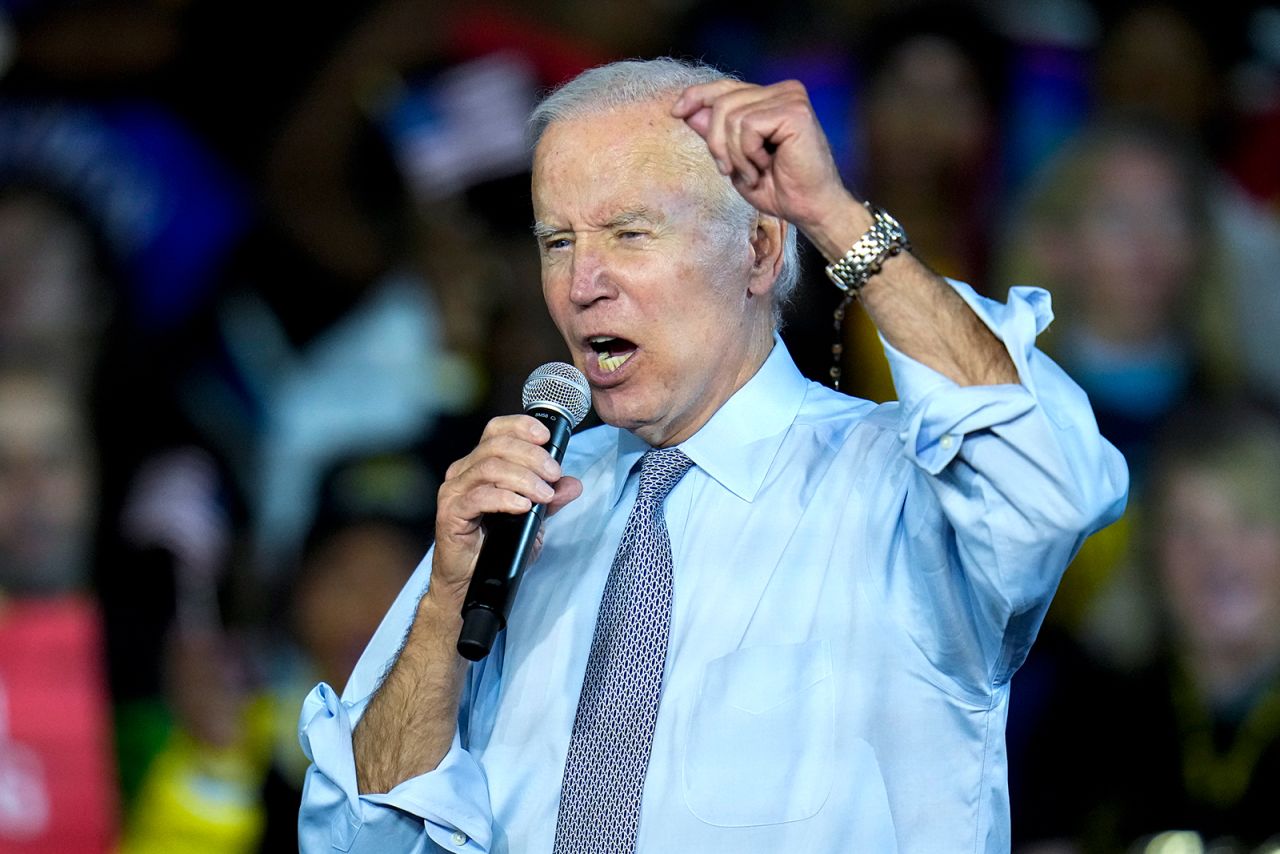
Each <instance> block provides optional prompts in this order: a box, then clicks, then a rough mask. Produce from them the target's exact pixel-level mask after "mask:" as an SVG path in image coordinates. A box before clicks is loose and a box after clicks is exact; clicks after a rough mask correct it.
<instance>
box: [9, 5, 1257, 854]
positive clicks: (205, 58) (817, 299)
mask: <svg viewBox="0 0 1280 854" xmlns="http://www.w3.org/2000/svg"><path fill="white" fill-rule="evenodd" d="M663 54H671V55H678V56H691V57H700V58H704V59H706V60H708V61H711V62H713V63H716V64H718V65H720V66H722V67H724V68H726V69H728V70H731V71H734V72H737V73H739V74H741V75H742V76H744V77H746V78H748V79H751V80H754V81H758V82H764V83H767V82H773V81H777V80H781V79H785V78H791V77H794V78H798V79H800V80H801V81H803V82H804V83H805V84H806V86H807V87H808V89H809V91H810V93H811V95H812V97H813V99H814V103H815V105H816V107H817V109H818V111H819V113H820V117H821V119H822V121H823V123H824V126H825V127H826V129H827V132H828V134H829V136H830V138H831V141H832V144H833V146H834V149H835V153H836V157H837V160H838V162H839V165H840V167H841V168H842V170H843V171H844V173H845V175H846V177H847V179H848V181H849V182H850V184H851V186H852V187H853V188H855V190H856V191H857V192H858V193H859V194H860V195H861V196H864V197H866V198H870V199H872V200H874V201H875V202H877V203H879V204H880V205H882V206H884V207H885V208H887V209H888V210H889V211H891V212H892V213H894V214H895V215H896V216H897V217H898V218H899V219H900V220H901V221H902V222H903V223H904V225H905V226H906V228H907V230H908V232H909V233H910V234H911V236H912V238H913V241H914V244H915V247H916V251H917V254H918V255H920V256H921V257H922V258H924V259H925V260H926V261H928V262H929V263H931V264H932V265H933V266H934V267H935V268H936V269H937V270H939V271H940V272H942V273H944V274H946V275H950V276H954V277H956V278H960V279H964V280H966V281H968V282H970V283H972V284H973V285H974V286H975V287H977V288H978V289H979V290H981V291H983V292H985V293H987V294H989V295H993V296H1002V295H1003V294H1004V293H1005V292H1006V291H1007V290H1008V288H1009V287H1011V286H1015V285H1018V284H1038V285H1044V286H1047V287H1049V288H1051V289H1052V291H1053V293H1054V297H1055V304H1056V306H1057V307H1058V310H1059V314H1060V320H1059V321H1058V322H1057V323H1056V324H1055V325H1054V326H1053V327H1052V329H1051V330H1050V331H1049V333H1047V334H1046V336H1045V337H1044V338H1043V339H1042V344H1043V345H1044V347H1045V348H1046V349H1047V350H1048V351H1049V352H1050V353H1051V354H1052V355H1053V356H1054V357H1055V358H1056V359H1057V360H1058V361H1059V362H1060V363H1061V364H1062V365H1063V366H1064V367H1065V368H1066V369H1067V370H1068V371H1069V372H1070V373H1071V374H1072V375H1073V376H1074V377H1076V378H1077V379H1078V381H1079V382H1080V383H1081V385H1083V386H1084V388H1085V389H1086V390H1087V391H1088V393H1089V396H1090V398H1091V399H1092V401H1093V403H1094V406H1095V408H1096V411H1097V414H1098V418H1099V421H1100V423H1101V425H1102V429H1103V432H1104V433H1105V434H1106V435H1107V436H1108V437H1109V438H1110V439H1111V440H1112V441H1113V442H1115V443H1116V444H1117V446H1119V447H1120V448H1121V449H1122V450H1123V452H1124V453H1125V455H1126V457H1127V458H1128V460H1129V463H1130V466H1131V467H1132V471H1133V475H1134V492H1133V497H1132V502H1131V508H1132V509H1131V510H1130V512H1129V513H1128V515H1127V516H1126V517H1125V518H1124V519H1123V520H1122V521H1121V522H1119V523H1117V524H1116V525H1113V526H1112V527H1111V528H1109V529H1107V530H1106V531H1103V532H1102V533H1100V534H1098V535H1097V536H1095V537H1094V538H1093V539H1092V540H1090V541H1089V542H1088V543H1087V544H1086V546H1085V549H1084V551H1083V552H1082V553H1081V555H1080V556H1079V558H1078V559H1077V560H1076V562H1075V564H1074V565H1073V566H1072V567H1071V569H1070V571H1069V572H1068V574H1067V577H1066V580H1065V581H1064V583H1063V587H1062V589H1061V591H1060V593H1059V596H1058V598H1057V600H1056V602H1055V604H1054V607H1053V610H1052V612H1051V614H1050V617H1049V620H1048V622H1047V624H1046V626H1045V628H1044V630H1043V632H1042V636H1041V640H1040V642H1039V643H1038V644H1037V646H1036V648H1035V650H1034V651H1033V652H1032V654H1031V657H1030V659H1029V660H1028V662H1027V664H1026V666H1025V667H1024V668H1023V670H1022V671H1021V672H1020V673H1019V674H1018V676H1017V677H1016V680H1015V688H1014V700H1013V705H1012V709H1011V711H1010V721H1009V753H1010V776H1011V789H1012V806H1013V832H1014V838H1015V840H1016V844H1015V849H1016V850H1018V851H1023V852H1041V854H1043V853H1044V852H1072V851H1080V852H1094V851H1098V852H1111V851H1114V852H1127V851H1134V852H1152V854H1160V853H1161V852H1163V854H1194V852H1200V851H1206V852H1207V851H1212V852H1216V853H1217V854H1228V852H1262V851H1280V420H1278V416H1277V405H1278V404H1280V357H1278V356H1277V351H1276V349H1275V346H1276V345H1275V339H1276V335H1277V332H1278V331H1280V4H1277V3H1275V2H1270V3H1268V2H1239V3H1237V2H1217V3H1212V4H1208V3H1198V2H1189V0H1188V2H1159V3H1147V2H1142V3H1129V2H1106V3H1103V2H1100V0H1099V2H1088V0H987V1H986V2H979V1H978V0H974V1H973V2H967V3H964V2H949V3H942V2H927V3H920V2H888V0H881V2H875V0H862V2H856V0H841V1H840V2H836V0H798V2H792V3H761V2H756V0H739V2H724V0H717V2H694V0H590V2H588V0H549V1H548V2H544V3H532V2H517V0H505V2H504V0H488V2H485V1H484V0H470V1H469V2H451V0H364V2H359V3H355V2H331V3H301V2H293V0H275V1H274V2H265V3H264V2H258V3H247V2H241V0H0V851H6V852H9V851H12V852H73V851H74V852H105V851H120V852H166V854H175V853H176V854H181V852H241V851H245V852H248V851H273V852H274V851H288V850H295V849H296V836H295V831H294V824H295V820H296V814H297V803H298V798H299V790H300V786H301V782H302V775H303V772H304V770H305V766H306V761H305V758H304V757H303V756H302V754H301V752H300V749H299V747H298V744H297V739H296V718H297V713H298V708H299V705H300V701H301V699H302V697H303V696H304V695H305V694H306V692H307V690H308V689H309V688H310V687H311V686H312V685H313V684H314V683H315V682H317V681H319V680H321V679H324V680H326V681H329V682H330V683H332V684H333V685H335V686H341V685H342V684H343V682H344V680H345V678H346V675H347V673H348V672H349V671H350V669H351V667H352V665H353V663H354V661H355V657H356V656H357V655H358V653H359V651H360V650H361V648H362V647H363V645H364V643H365V641H366V640H367V638H368V636H369V635H370V634H371V633H372V630H373V628H374V627H375V626H376V624H377V621H378V620H379V618H380V616H381V614H382V612H383V611H384V609H385V608H386V607H387V605H388V604H389V603H390V601H391V599H392V597H393V596H394V595H395V593H396V591H397V590H398V588H399V586H400V585H401V584H402V583H403V582H404V580H405V579H406V578H407V576H408V574H409V573H410V572H411V571H412V569H413V568H414V566H415V564H416V563H417V561H418V560H419V558H420V556H421V555H422V553H423V552H424V550H425V548H426V547H427V545H429V543H430V538H431V520H432V517H433V504H434V500H435V491H436V488H437V486H438V484H439V481H440V479H441V477H442V474H443V471H444V469H445V468H446V467H447V465H448V464H449V463H450V462H451V461H452V460H454V459H456V458H457V457H458V456H460V455H461V454H463V453H465V452H466V450H467V449H468V448H469V447H470V446H471V445H472V444H473V442H474V441H475V439H476V437H477V435H478V433H479V429H480V425H481V424H483V422H484V420H485V419H486V418H487V417H489V416H491V415H493V414H496V413H506V412H510V411H513V410H514V409H515V408H516V407H517V405H518V403H517V402H518V396H519V394H518V392H519V387H520V385H521V383H522V382H523V380H524V377H525V376H526V375H527V374H528V372H529V371H530V370H531V369H532V368H533V367H535V366H536V365H538V364H540V363H542V362H544V361H547V360H551V359H556V358H563V353H562V348H561V344H560V342H559V340H558V338H557V336H556V335H555V333H554V330H553V329H552V327H551V325H550V322H549V320H548V319H547V317H546V313H545V310H544V309H543V307H542V303H541V296H540V292H539V287H538V262H537V254H536V250H535V245H534V243H533V240H532V238H531V236H530V233H529V224H530V218H531V215H530V211H529V205H528V172H527V170H528V165H529V155H528V151H527V148H526V145H525V142H524V137H523V133H524V129H523V120H524V116H525V114H526V112H527V110H528V108H529V107H530V105H531V104H532V103H533V101H534V99H535V98H536V96H537V93H538V92H539V91H540V90H542V89H545V88H546V87H548V86H551V85H554V84H555V83H557V82H560V81H563V80H565V79H567V78H568V77H571V76H572V75H574V74H575V73H577V72H578V71H581V70H582V69H584V68H586V67H589V66H591V65H595V64H598V63H600V62H603V61H607V60H610V59H615V58H622V57H627V56H656V55H663ZM807 251H808V264H807V270H806V276H805V283H804V285H803V286H802V289H801V295H800V296H799V298H798V299H797V300H796V303H795V305H794V306H792V308H791V310H790V311H789V317H788V325H787V328H786V331H785V333H784V334H785V335H786V337H787V339H788V341H789V343H790V344H791V346H792V348H793V351H794V353H795V355H796V357H797V360H798V361H799V363H800V364H801V366H802V368H803V369H804V370H805V371H806V373H808V374H809V375H810V376H812V377H814V378H815V379H817V380H819V381H823V382H830V377H831V368H832V362H831V359H832V345H833V344H839V345H840V352H841V356H840V359H841V365H840V367H841V368H842V370H843V380H842V385H843V387H844V388H845V389H846V390H849V391H851V392H853V393H857V394H860V395H864V396H868V397H872V398H874V399H881V400H883V399H888V398H890V397H891V396H892V390H891V387H890V385H889V381H888V373H887V370H886V367H885V363H884V359H883V356H882V355H881V354H880V353H879V348H878V345H877V343H876V340H875V336H874V334H873V331H872V329H871V327H870V325H869V323H868V322H867V321H866V320H865V318H864V317H863V316H862V315H861V313H860V312H858V311H857V310H856V309H854V310H853V311H852V312H851V313H850V317H849V319H848V321H847V322H846V324H845V327H844V329H843V331H842V332H837V330H836V328H835V327H834V326H833V321H832V312H833V310H834V309H835V308H836V306H837V304H838V299H837V297H838V294H837V293H836V292H835V290H834V289H833V288H831V286H830V285H829V284H828V283H827V282H826V280H825V278H824V276H823V275H822V263H821V261H820V260H818V259H817V256H816V255H815V254H814V253H812V251H811V250H807Z"/></svg>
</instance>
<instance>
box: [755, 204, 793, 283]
mask: <svg viewBox="0 0 1280 854" xmlns="http://www.w3.org/2000/svg"><path fill="white" fill-rule="evenodd" d="M789 228H791V223H789V222H787V221H786V220H784V219H781V218H780V217H776V216H773V215H771V214H766V213H761V214H757V216H756V224H755V230H754V231H753V232H752V234H751V253H752V262H751V283H750V285H749V286H748V290H749V291H750V292H751V293H752V294H754V295H756V296H760V295H763V294H766V293H768V292H769V291H770V290H772V289H773V283H774V282H775V281H776V280H777V278H778V273H779V272H781V271H782V247H783V245H784V244H785V243H786V237H787V229H789Z"/></svg>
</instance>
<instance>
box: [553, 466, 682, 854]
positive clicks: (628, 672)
mask: <svg viewBox="0 0 1280 854" xmlns="http://www.w3.org/2000/svg"><path fill="white" fill-rule="evenodd" d="M692 465H693V461H692V460H690V459H689V458H688V457H687V456H685V454H684V452H683V451H681V450H680V449H678V448H661V449H653V450H650V451H648V452H647V453H646V454H645V455H644V456H643V457H641V458H640V491H639V494H638V495H637V496H636V503H635V506H634V507H632V508H631V515H630V516H629V517H628V518H627V526H626V528H625V529H624V530H623V532H622V542H621V543H619V544H618V551H617V554H616V555H615V556H614V558H613V566H612V567H611V568H610V570H609V580H608V581H607V582H605V587H604V595H603V597H601V600H600V613H599V616H597V618H596V631H595V635H594V636H593V637H592V639H591V654H590V656H589V657H588V658H587V673H586V678H585V679H584V680H583V683H582V694H581V695H580V696H579V698H578V713H577V716H576V717H575V718H574V721H573V734H572V735H571V736H570V739H569V755H568V758H567V760H566V762H565V769H564V781H563V785H562V788H561V790H560V814H559V817H558V818H557V820H556V843H555V854H631V852H632V851H634V850H635V844H636V829H637V827H638V825H639V822H640V797H641V794H642V792H643V789H644V775H645V770H646V769H647V768H648V766H649V751H650V749H651V748H652V746H653V727H654V722H655V720H656V719H657V717H658V699H659V696H660V694H661V691H662V668H663V665H664V664H665V663H666V659H667V636H668V634H669V631H670V627H671V588H672V561H671V540H670V538H669V537H668V536H667V525H666V522H665V520H664V519H663V515H662V503H663V501H665V500H666V497H667V493H669V492H670V491H671V489H672V487H674V486H675V485H676V484H677V483H678V482H679V481H680V478H682V477H684V474H685V472H687V471H688V470H689V468H690V467H691V466H692Z"/></svg>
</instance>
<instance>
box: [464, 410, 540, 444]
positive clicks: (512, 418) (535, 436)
mask: <svg viewBox="0 0 1280 854" xmlns="http://www.w3.org/2000/svg"><path fill="white" fill-rule="evenodd" d="M494 436H516V437H519V438H523V439H525V440H526V441H529V442H532V443H534V444H535V445H545V444H546V443H547V442H549V441H551V431H549V430H548V429H547V427H546V425H545V424H543V423H542V422H541V421H539V420H538V419H536V418H534V417H533V416H532V415H500V416H498V417H497V418H491V419H489V423H488V424H485V425H484V432H483V433H481V434H480V440H481V441H482V442H483V441H484V440H485V439H488V438H492V437H494Z"/></svg>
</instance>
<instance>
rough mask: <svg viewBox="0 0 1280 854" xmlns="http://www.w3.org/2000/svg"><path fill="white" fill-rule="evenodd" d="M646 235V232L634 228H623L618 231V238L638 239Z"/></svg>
mask: <svg viewBox="0 0 1280 854" xmlns="http://www.w3.org/2000/svg"><path fill="white" fill-rule="evenodd" d="M647 236H648V232H646V231H636V230H634V229H624V230H623V231H619V232H618V239H619V240H639V239H640V238H642V237H647Z"/></svg>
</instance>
